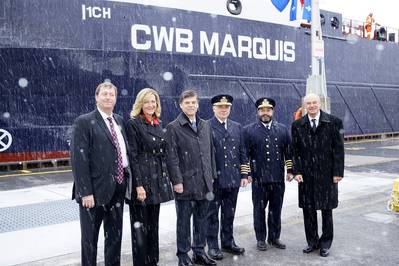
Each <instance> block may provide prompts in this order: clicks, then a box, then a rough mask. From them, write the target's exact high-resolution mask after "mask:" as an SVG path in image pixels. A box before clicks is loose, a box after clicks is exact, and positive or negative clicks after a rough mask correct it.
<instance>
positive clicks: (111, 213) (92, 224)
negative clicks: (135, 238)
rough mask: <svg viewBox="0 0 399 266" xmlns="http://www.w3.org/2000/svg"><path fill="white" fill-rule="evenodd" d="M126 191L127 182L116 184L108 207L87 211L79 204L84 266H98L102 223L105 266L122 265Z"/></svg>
mask: <svg viewBox="0 0 399 266" xmlns="http://www.w3.org/2000/svg"><path fill="white" fill-rule="evenodd" d="M125 191H126V181H124V182H123V183H122V184H116V188H115V192H114V195H113V196H112V199H111V201H110V202H109V203H108V204H106V205H102V206H95V207H93V208H91V209H86V208H83V207H82V204H81V203H80V204H79V216H80V231H81V245H82V247H81V249H82V265H83V266H95V265H97V241H98V234H99V231H100V226H101V223H102V222H104V237H105V240H104V241H105V243H104V260H105V265H107V266H110V265H120V259H121V241H122V221H123V204H124V198H125Z"/></svg>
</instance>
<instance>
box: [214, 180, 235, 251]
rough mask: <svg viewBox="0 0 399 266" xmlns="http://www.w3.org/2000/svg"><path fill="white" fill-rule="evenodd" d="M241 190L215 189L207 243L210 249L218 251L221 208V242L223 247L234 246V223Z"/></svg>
mask: <svg viewBox="0 0 399 266" xmlns="http://www.w3.org/2000/svg"><path fill="white" fill-rule="evenodd" d="M239 189H240V188H238V187H237V188H217V189H214V191H213V192H214V194H215V198H214V200H213V201H211V202H210V203H209V211H208V230H207V237H206V240H207V243H208V247H209V248H214V249H218V248H219V245H218V234H219V208H220V211H221V215H220V240H221V244H222V247H230V246H232V245H233V244H234V237H233V222H234V215H235V212H236V205H237V195H238V191H239Z"/></svg>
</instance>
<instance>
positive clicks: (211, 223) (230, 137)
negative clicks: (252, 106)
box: [207, 94, 249, 260]
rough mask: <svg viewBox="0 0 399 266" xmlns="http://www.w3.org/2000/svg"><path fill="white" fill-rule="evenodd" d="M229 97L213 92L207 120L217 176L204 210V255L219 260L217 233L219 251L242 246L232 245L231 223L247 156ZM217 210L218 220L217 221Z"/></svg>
mask: <svg viewBox="0 0 399 266" xmlns="http://www.w3.org/2000/svg"><path fill="white" fill-rule="evenodd" d="M232 102H233V97H232V96H230V95H226V94H223V95H217V96H215V97H213V98H212V99H211V103H212V105H213V112H214V117H213V118H211V119H210V120H209V123H210V125H211V127H212V135H213V144H214V148H215V159H216V170H217V179H216V180H215V182H214V183H213V192H214V195H215V198H214V199H213V200H212V201H211V203H210V206H209V213H208V232H207V243H208V247H209V250H208V255H209V256H210V257H211V258H212V259H216V260H221V259H222V258H223V253H222V252H221V250H220V248H219V243H218V235H219V224H220V240H221V248H222V251H223V252H228V253H232V254H235V255H241V254H243V253H244V252H245V249H244V248H242V247H239V246H237V245H236V243H235V241H234V237H233V222H234V214H235V210H236V203H237V195H238V191H239V189H240V187H245V186H246V185H247V184H248V172H249V161H248V159H247V154H246V149H245V143H244V132H243V128H242V126H241V125H240V124H239V123H237V122H235V121H233V120H231V119H229V118H228V117H229V115H230V109H231V105H232ZM219 209H220V211H221V219H220V223H219Z"/></svg>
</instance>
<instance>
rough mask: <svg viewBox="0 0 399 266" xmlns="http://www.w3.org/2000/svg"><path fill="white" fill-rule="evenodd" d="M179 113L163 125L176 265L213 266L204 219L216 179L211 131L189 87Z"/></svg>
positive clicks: (183, 96)
mask: <svg viewBox="0 0 399 266" xmlns="http://www.w3.org/2000/svg"><path fill="white" fill-rule="evenodd" d="M179 102H180V108H181V110H182V113H180V114H179V115H178V117H177V118H176V119H175V120H174V121H172V122H171V123H170V124H169V125H167V127H166V136H167V142H168V156H167V160H168V170H169V174H170V180H171V182H172V184H173V190H174V191H175V192H176V193H175V199H176V201H175V204H176V216H177V229H176V236H177V241H176V242H177V257H178V259H179V266H183V265H193V261H194V263H196V264H200V265H216V262H215V261H214V260H212V259H211V258H209V257H208V255H207V254H206V253H205V250H204V247H205V242H206V229H207V227H206V218H207V214H208V206H209V200H211V199H212V197H213V194H212V186H213V179H214V178H216V167H215V155H214V153H213V143H212V130H211V127H210V125H209V123H207V122H206V121H205V120H203V119H201V118H200V117H199V116H198V114H197V110H198V97H197V93H196V92H195V91H193V90H186V91H183V92H182V94H181V95H180V99H179ZM191 216H193V237H194V241H193V243H192V250H193V261H192V260H191V259H190V257H189V256H188V252H189V251H190V244H191V226H190V224H191V222H190V219H191Z"/></svg>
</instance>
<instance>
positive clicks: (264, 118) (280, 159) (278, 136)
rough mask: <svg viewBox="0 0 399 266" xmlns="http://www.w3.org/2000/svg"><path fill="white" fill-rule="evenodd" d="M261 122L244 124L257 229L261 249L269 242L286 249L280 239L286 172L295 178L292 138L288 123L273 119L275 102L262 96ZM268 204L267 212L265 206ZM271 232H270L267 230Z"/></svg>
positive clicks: (258, 106)
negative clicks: (266, 212)
mask: <svg viewBox="0 0 399 266" xmlns="http://www.w3.org/2000/svg"><path fill="white" fill-rule="evenodd" d="M255 105H256V108H257V115H258V119H259V121H257V122H255V123H252V124H250V125H248V126H246V127H245V142H246V147H247V151H248V155H249V159H250V162H251V177H252V181H253V182H252V203H253V219H254V229H255V234H256V240H257V249H258V250H262V251H264V250H267V245H266V242H265V241H266V235H267V242H268V243H269V245H271V246H273V247H276V248H279V249H285V245H284V244H283V243H282V242H281V241H280V240H279V238H280V232H281V208H282V205H283V198H284V191H285V184H284V175H285V169H284V167H286V169H287V179H288V180H292V178H293V176H292V174H291V173H292V160H291V159H292V158H291V156H292V155H291V137H290V135H289V132H288V129H287V127H286V126H285V125H283V124H280V123H278V122H277V121H275V120H273V112H274V107H275V106H276V102H275V101H274V100H273V99H270V98H260V99H258V100H257V101H256V103H255ZM267 205H269V208H268V215H267V229H268V230H266V215H265V209H266V207H267ZM267 231H268V232H267Z"/></svg>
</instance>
